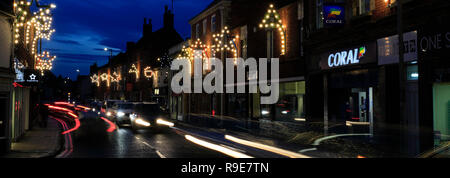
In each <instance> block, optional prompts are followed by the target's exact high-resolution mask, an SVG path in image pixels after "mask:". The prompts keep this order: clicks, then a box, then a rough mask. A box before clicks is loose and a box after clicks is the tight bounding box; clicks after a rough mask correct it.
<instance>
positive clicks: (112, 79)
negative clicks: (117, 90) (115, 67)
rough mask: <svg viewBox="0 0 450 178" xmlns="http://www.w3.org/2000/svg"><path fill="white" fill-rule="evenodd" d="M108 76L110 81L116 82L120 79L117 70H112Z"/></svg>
mask: <svg viewBox="0 0 450 178" xmlns="http://www.w3.org/2000/svg"><path fill="white" fill-rule="evenodd" d="M110 77H111V82H115V83H118V82H119V81H120V80H121V78H120V75H119V74H117V72H113V74H112V76H110Z"/></svg>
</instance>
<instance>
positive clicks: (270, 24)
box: [259, 4, 286, 55]
mask: <svg viewBox="0 0 450 178" xmlns="http://www.w3.org/2000/svg"><path fill="white" fill-rule="evenodd" d="M259 28H264V29H266V30H274V29H277V30H278V31H279V32H280V38H281V55H285V54H286V26H285V25H283V21H282V20H281V19H280V14H278V12H277V11H276V10H275V8H274V6H273V4H271V5H270V6H269V9H268V10H267V13H266V14H265V15H264V19H263V20H262V22H261V23H260V24H259Z"/></svg>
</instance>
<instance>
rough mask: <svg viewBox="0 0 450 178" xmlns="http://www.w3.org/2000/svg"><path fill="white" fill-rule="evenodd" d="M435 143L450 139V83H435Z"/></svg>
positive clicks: (436, 144) (438, 143)
mask: <svg viewBox="0 0 450 178" xmlns="http://www.w3.org/2000/svg"><path fill="white" fill-rule="evenodd" d="M433 131H434V135H435V137H434V145H435V146H438V145H440V144H441V143H443V142H447V141H450V83H436V84H434V85H433Z"/></svg>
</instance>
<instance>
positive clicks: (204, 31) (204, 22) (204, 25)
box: [203, 19, 207, 35]
mask: <svg viewBox="0 0 450 178" xmlns="http://www.w3.org/2000/svg"><path fill="white" fill-rule="evenodd" d="M206 23H207V20H206V19H205V20H203V35H206Z"/></svg>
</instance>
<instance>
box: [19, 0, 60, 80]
mask: <svg viewBox="0 0 450 178" xmlns="http://www.w3.org/2000/svg"><path fill="white" fill-rule="evenodd" d="M33 1H35V3H34V4H36V8H35V9H37V11H36V12H33V13H31V6H32V5H33ZM55 8H56V5H54V4H50V5H48V6H42V5H39V4H38V2H37V1H36V0H32V1H27V0H20V1H14V12H15V15H16V18H15V21H14V43H15V44H16V45H17V44H20V43H22V44H24V45H25V46H26V47H29V46H28V45H30V43H31V50H30V52H31V54H32V55H33V57H34V61H35V69H36V70H39V71H40V72H41V74H42V75H43V74H44V71H46V70H51V69H52V68H53V65H52V64H53V61H54V60H55V59H56V56H51V55H50V52H48V51H39V53H38V51H37V49H38V48H37V47H38V41H39V40H43V39H45V40H50V39H51V37H52V35H53V33H54V32H55V29H53V28H52V26H53V25H52V23H53V17H52V16H53V15H52V13H51V11H52V10H53V9H55ZM40 48H41V49H42V44H41V46H40Z"/></svg>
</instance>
